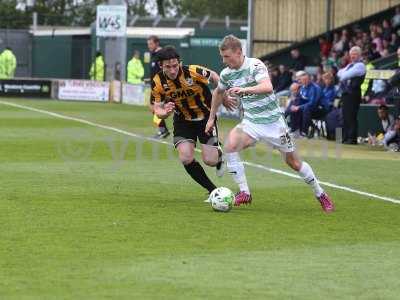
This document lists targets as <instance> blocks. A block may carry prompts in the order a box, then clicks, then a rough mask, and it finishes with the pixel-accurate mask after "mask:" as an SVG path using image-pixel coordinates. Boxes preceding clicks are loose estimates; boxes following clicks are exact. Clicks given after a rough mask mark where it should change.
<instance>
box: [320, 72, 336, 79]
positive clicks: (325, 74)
mask: <svg viewBox="0 0 400 300" xmlns="http://www.w3.org/2000/svg"><path fill="white" fill-rule="evenodd" d="M322 79H325V80H332V81H333V80H334V77H333V74H332V73H331V72H326V73H324V74H323V75H322Z"/></svg>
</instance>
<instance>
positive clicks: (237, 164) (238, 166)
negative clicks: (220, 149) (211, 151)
mask: <svg viewBox="0 0 400 300" xmlns="http://www.w3.org/2000/svg"><path fill="white" fill-rule="evenodd" d="M225 157H226V167H227V169H228V172H229V173H230V174H231V175H232V177H233V180H234V181H235V182H236V183H237V184H238V185H239V189H240V191H244V192H246V193H248V194H250V190H249V186H248V185H247V179H246V175H245V173H244V166H243V163H242V161H241V160H240V156H239V153H238V152H232V153H225Z"/></svg>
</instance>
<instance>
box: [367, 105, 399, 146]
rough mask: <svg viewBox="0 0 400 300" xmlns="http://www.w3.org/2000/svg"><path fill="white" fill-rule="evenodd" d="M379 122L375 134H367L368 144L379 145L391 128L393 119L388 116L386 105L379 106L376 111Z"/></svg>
mask: <svg viewBox="0 0 400 300" xmlns="http://www.w3.org/2000/svg"><path fill="white" fill-rule="evenodd" d="M377 113H378V118H379V120H380V128H379V129H378V130H377V131H375V132H368V144H370V145H376V144H377V143H378V144H381V143H382V140H383V139H384V135H385V134H386V133H387V132H388V131H389V130H390V129H392V127H393V124H394V117H393V116H392V115H391V114H389V108H388V107H387V106H386V105H380V106H379V107H378V109H377Z"/></svg>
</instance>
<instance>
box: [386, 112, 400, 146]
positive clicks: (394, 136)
mask: <svg viewBox="0 0 400 300" xmlns="http://www.w3.org/2000/svg"><path fill="white" fill-rule="evenodd" d="M383 146H384V147H385V148H386V149H388V150H390V151H396V152H397V151H400V115H399V116H398V117H397V118H396V120H395V121H394V124H393V126H392V128H391V129H390V130H389V131H388V132H387V133H386V134H385V137H384V139H383Z"/></svg>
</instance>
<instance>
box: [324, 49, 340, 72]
mask: <svg viewBox="0 0 400 300" xmlns="http://www.w3.org/2000/svg"><path fill="white" fill-rule="evenodd" d="M339 65H340V59H339V55H338V53H337V52H336V51H331V53H330V55H329V57H328V59H327V60H326V69H329V68H332V67H336V68H338V67H339Z"/></svg>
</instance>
